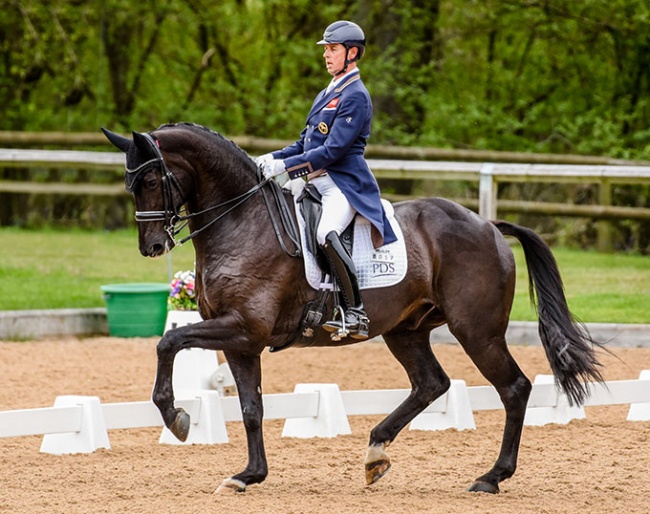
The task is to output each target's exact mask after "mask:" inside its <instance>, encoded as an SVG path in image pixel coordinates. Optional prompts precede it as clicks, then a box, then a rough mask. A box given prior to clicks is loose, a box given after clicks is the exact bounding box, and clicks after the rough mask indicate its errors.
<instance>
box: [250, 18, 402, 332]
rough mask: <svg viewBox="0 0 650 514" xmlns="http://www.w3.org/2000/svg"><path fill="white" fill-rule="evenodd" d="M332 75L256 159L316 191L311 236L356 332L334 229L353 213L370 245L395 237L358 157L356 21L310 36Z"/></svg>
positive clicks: (360, 92)
mask: <svg viewBox="0 0 650 514" xmlns="http://www.w3.org/2000/svg"><path fill="white" fill-rule="evenodd" d="M317 44H319V45H323V46H324V53H323V57H324V58H325V66H326V68H327V72H328V73H329V74H330V75H332V77H333V78H332V81H331V82H330V84H329V85H328V87H327V88H326V89H324V90H323V91H321V92H320V93H319V94H318V96H317V97H316V99H315V100H314V103H313V105H312V107H311V110H310V111H309V115H308V116H307V124H306V127H305V128H304V129H303V131H302V132H301V133H300V139H299V140H298V141H296V142H295V143H294V144H292V145H290V146H287V147H286V148H284V149H282V150H278V151H276V152H272V153H270V154H266V155H263V156H261V157H258V158H257V159H256V162H257V163H258V165H259V166H261V168H262V171H263V173H264V175H265V177H267V178H269V177H273V176H275V175H279V174H281V173H284V172H285V171H286V172H288V173H289V177H290V178H291V179H295V178H299V177H303V178H306V180H308V181H309V182H311V183H312V184H313V185H314V186H315V187H316V189H317V190H318V192H319V193H320V194H321V195H322V207H323V211H322V215H321V220H320V222H319V225H318V230H317V236H316V238H317V241H318V243H319V245H320V246H321V248H322V249H323V252H324V253H325V255H326V256H327V259H328V261H329V263H330V266H331V268H332V274H333V276H335V278H336V280H337V282H338V285H339V287H340V289H341V292H342V293H343V299H344V303H345V304H346V305H345V306H346V309H345V315H344V318H345V327H346V328H347V329H348V330H350V336H351V337H353V338H356V339H366V338H367V337H368V323H369V320H368V317H367V315H366V312H365V310H364V307H363V301H362V298H361V293H360V292H359V283H358V279H357V274H356V269H355V266H354V262H353V261H352V258H351V257H350V255H349V254H348V252H347V251H346V249H345V247H344V246H343V244H342V243H341V239H340V235H341V233H342V232H343V231H344V230H345V228H346V227H347V226H348V225H349V224H350V222H351V221H352V220H353V218H354V216H355V214H356V213H359V214H360V215H361V216H363V217H365V218H366V219H367V220H368V221H370V223H371V227H372V230H371V233H372V242H373V246H374V247H375V248H379V247H380V246H382V245H384V244H388V243H392V242H394V241H395V240H396V239H397V238H396V236H395V233H394V232H393V229H392V228H391V226H390V223H389V222H388V220H387V218H386V213H385V212H384V208H383V207H382V205H381V202H380V198H379V186H378V185H377V181H376V180H375V177H374V176H373V174H372V172H371V171H370V168H369V167H368V164H367V163H366V160H365V158H364V155H363V153H364V149H365V146H366V141H367V139H368V136H369V135H370V123H371V120H372V101H371V99H370V95H369V94H368V91H367V89H366V87H365V86H364V85H363V82H362V81H361V78H360V74H359V68H358V67H357V61H358V60H359V59H361V57H362V56H363V53H364V51H365V47H366V38H365V35H364V33H363V31H362V30H361V27H359V26H358V25H357V24H356V23H352V22H350V21H343V20H342V21H337V22H335V23H332V24H331V25H329V26H328V27H327V28H326V29H325V32H324V34H323V39H322V40H320V41H318V43H317ZM323 328H324V329H325V330H328V331H330V332H335V331H338V330H340V329H341V328H342V323H341V321H340V320H332V321H328V322H327V323H325V324H324V325H323Z"/></svg>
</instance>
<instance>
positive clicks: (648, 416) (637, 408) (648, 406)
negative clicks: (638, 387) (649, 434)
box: [627, 369, 650, 421]
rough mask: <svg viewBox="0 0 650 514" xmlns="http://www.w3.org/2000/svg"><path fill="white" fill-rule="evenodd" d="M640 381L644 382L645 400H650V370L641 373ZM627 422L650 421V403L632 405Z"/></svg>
mask: <svg viewBox="0 0 650 514" xmlns="http://www.w3.org/2000/svg"><path fill="white" fill-rule="evenodd" d="M639 380H640V381H642V382H644V390H645V391H646V394H645V399H647V400H650V369H644V370H643V371H641V373H640V374H639ZM627 420H628V421H650V401H645V402H644V401H641V402H636V403H632V404H631V405H630V410H629V412H628V414H627Z"/></svg>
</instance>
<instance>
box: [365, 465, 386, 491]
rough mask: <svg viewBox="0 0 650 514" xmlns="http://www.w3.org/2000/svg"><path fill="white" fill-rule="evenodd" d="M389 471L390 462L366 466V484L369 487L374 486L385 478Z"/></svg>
mask: <svg viewBox="0 0 650 514" xmlns="http://www.w3.org/2000/svg"><path fill="white" fill-rule="evenodd" d="M389 469H390V462H388V461H381V462H375V463H373V464H366V483H367V484H368V485H372V484H374V483H375V482H376V481H377V480H379V479H380V478H381V477H383V476H384V475H385V474H386V473H387V472H388V470H389Z"/></svg>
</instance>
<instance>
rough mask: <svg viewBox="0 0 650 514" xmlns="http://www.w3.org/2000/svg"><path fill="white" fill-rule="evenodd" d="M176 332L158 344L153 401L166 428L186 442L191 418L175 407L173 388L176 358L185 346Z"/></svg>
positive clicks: (169, 334) (170, 333)
mask: <svg viewBox="0 0 650 514" xmlns="http://www.w3.org/2000/svg"><path fill="white" fill-rule="evenodd" d="M174 332H175V331H169V332H167V333H166V334H165V335H164V336H163V337H162V339H161V340H160V341H159V342H158V346H157V348H156V350H157V354H158V365H157V369H156V381H155V383H154V387H153V392H152V394H151V399H152V401H153V403H154V404H155V405H156V407H158V410H159V411H160V414H161V416H162V418H163V421H164V422H165V426H166V427H167V428H168V429H169V430H170V431H171V433H172V434H174V436H176V438H177V439H178V440H180V441H185V440H186V439H187V436H188V434H189V430H190V416H189V414H187V413H186V412H185V411H184V410H183V409H179V408H176V407H175V406H174V388H173V386H172V377H173V373H174V358H175V357H176V354H177V353H178V352H179V351H180V350H182V349H183V346H182V343H181V341H182V339H180V338H178V337H177V336H176V334H174Z"/></svg>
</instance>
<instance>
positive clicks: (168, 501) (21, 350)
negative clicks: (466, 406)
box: [0, 338, 650, 514]
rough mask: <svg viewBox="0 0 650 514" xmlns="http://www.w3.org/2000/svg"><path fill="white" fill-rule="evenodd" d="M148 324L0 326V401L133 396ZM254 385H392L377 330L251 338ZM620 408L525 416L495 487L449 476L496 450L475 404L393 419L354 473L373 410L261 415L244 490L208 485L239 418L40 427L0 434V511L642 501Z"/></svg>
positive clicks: (145, 366) (149, 380)
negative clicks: (428, 420) (2, 337)
mask: <svg viewBox="0 0 650 514" xmlns="http://www.w3.org/2000/svg"><path fill="white" fill-rule="evenodd" d="M156 342H157V340H156V339H115V338H96V339H86V340H83V341H80V340H77V339H65V340H55V341H41V342H24V343H3V342H0V354H1V355H2V358H1V359H0V409H2V410H10V409H20V408H33V407H42V406H51V405H52V404H53V402H54V399H55V398H56V396H57V395H63V394H81V395H96V396H99V397H100V398H101V400H102V401H103V402H107V403H109V402H119V401H142V400H147V399H148V398H149V396H150V393H151V387H152V384H153V378H154V374H155V344H156ZM434 350H435V353H436V355H437V356H438V358H439V360H440V361H441V363H442V365H443V367H444V368H445V369H446V371H447V372H448V374H449V375H450V376H451V377H452V378H460V379H464V380H465V381H466V382H467V383H468V385H483V384H485V383H486V382H485V380H484V379H483V378H482V377H481V376H480V375H479V374H478V372H477V371H476V369H475V368H474V366H473V365H472V364H471V363H470V362H469V359H468V358H467V357H466V356H465V355H464V353H462V351H461V350H460V349H459V347H458V346H456V345H436V346H435V347H434ZM614 352H615V354H616V357H613V356H603V362H604V364H605V369H604V371H605V378H606V379H607V380H622V379H634V378H638V376H639V372H640V371H641V370H642V369H650V349H622V348H617V349H614ZM512 353H513V354H514V356H515V358H516V359H517V360H518V362H519V363H520V365H521V367H522V369H523V370H524V371H525V372H526V374H527V375H528V376H529V377H530V378H531V379H532V378H533V377H534V376H535V375H536V374H539V373H548V372H549V369H548V364H547V362H546V360H545V357H544V353H543V350H542V349H541V348H539V347H523V346H518V347H512ZM263 369H264V392H265V393H274V392H291V391H292V390H293V387H294V385H295V384H296V383H300V382H334V383H338V384H339V386H340V388H341V389H342V390H344V389H388V388H404V387H408V380H407V378H406V375H405V373H404V371H403V370H402V369H401V368H400V367H399V365H398V364H397V362H396V361H395V360H394V359H393V358H392V357H391V356H390V354H389V352H388V350H387V349H386V348H385V346H384V345H383V344H381V343H361V344H358V345H355V346H350V347H345V348H335V349H301V350H287V351H285V352H282V353H280V354H264V356H263ZM627 411H628V408H627V407H626V406H616V407H593V408H588V409H587V419H586V420H580V421H573V422H571V423H570V424H569V425H567V426H546V427H526V428H525V430H524V436H523V443H522V448H521V453H520V459H519V469H518V470H517V473H516V474H515V476H514V477H513V478H512V479H510V480H508V481H506V482H504V483H503V484H502V493H501V494H499V495H497V496H489V495H475V494H470V493H466V492H465V488H466V487H467V486H468V485H469V484H470V483H471V481H472V480H473V479H474V478H475V477H476V476H478V475H480V474H482V473H483V472H485V471H487V469H489V468H490V466H491V465H492V463H493V461H494V459H495V458H496V455H497V452H498V449H499V444H500V438H501V433H502V423H503V420H502V417H503V416H502V413H501V412H483V413H476V425H477V429H476V430H474V431H462V432H458V431H455V430H447V431H444V432H421V431H409V430H404V432H403V433H402V434H400V436H399V437H398V438H397V440H396V441H395V442H394V443H393V445H392V446H391V448H390V449H389V453H390V455H391V457H392V459H393V468H392V469H391V471H390V472H389V473H388V474H387V475H386V476H385V477H384V478H383V479H382V480H380V481H379V482H378V483H376V484H375V485H373V486H372V487H367V486H366V485H365V481H364V473H363V459H364V456H365V449H366V445H367V442H368V433H369V431H370V430H371V428H372V427H373V426H374V425H375V424H376V423H377V422H378V421H379V419H380V418H378V417H351V418H350V425H351V428H352V435H349V436H339V437H337V438H334V439H305V440H302V439H288V438H282V437H281V436H280V435H281V432H282V422H280V421H268V422H265V430H266V433H265V435H266V437H265V440H266V445H267V455H268V458H269V466H270V474H269V477H268V479H267V481H266V482H265V483H263V484H261V485H258V486H251V487H250V488H249V490H248V491H247V492H246V493H244V494H238V495H234V496H226V497H224V496H217V495H213V494H212V491H213V490H214V489H215V487H216V486H217V485H218V484H219V483H220V482H221V480H222V479H223V478H225V477H227V476H229V475H231V474H234V473H236V472H238V471H240V470H241V469H242V468H243V466H244V465H245V461H246V451H245V438H244V432H243V427H242V425H241V423H228V434H229V437H230V442H229V443H228V444H222V445H211V446H175V445H171V446H170V445H160V444H158V437H159V435H160V430H159V429H139V430H135V429H133V430H113V431H110V432H109V437H110V442H111V449H110V450H100V451H97V452H95V453H93V454H84V455H71V456H53V455H46V454H41V453H39V448H40V444H41V437H22V438H9V439H0V462H1V466H0V470H1V471H0V473H1V474H0V477H1V479H2V492H1V493H0V512H2V513H4V512H8V513H9V512H11V513H14V512H15V513H25V512H39V513H40V512H42V513H59V512H61V513H63V512H65V513H67V514H76V513H80V514H81V513H84V514H87V513H90V512H92V513H125V512H128V513H172V512H188V513H204V512H205V513H208V512H228V513H239V512H242V513H244V512H245V513H258V512H260V513H261V512H265V513H267V512H273V513H276V512H277V513H305V514H306V513H320V512H324V511H328V510H335V511H336V513H337V514H346V513H365V512H368V513H373V514H377V513H399V512H405V513H406V512H408V513H415V512H418V513H419V512H445V513H479V512H480V513H486V512H487V513H499V514H514V513H518V514H519V513H523V512H527V513H528V512H543V513H563V512H590V513H592V514H595V513H610V512H625V513H648V512H650V500H649V498H650V477H649V475H648V470H650V451H649V448H648V445H649V444H650V422H628V421H626V419H625V418H626V415H627Z"/></svg>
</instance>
